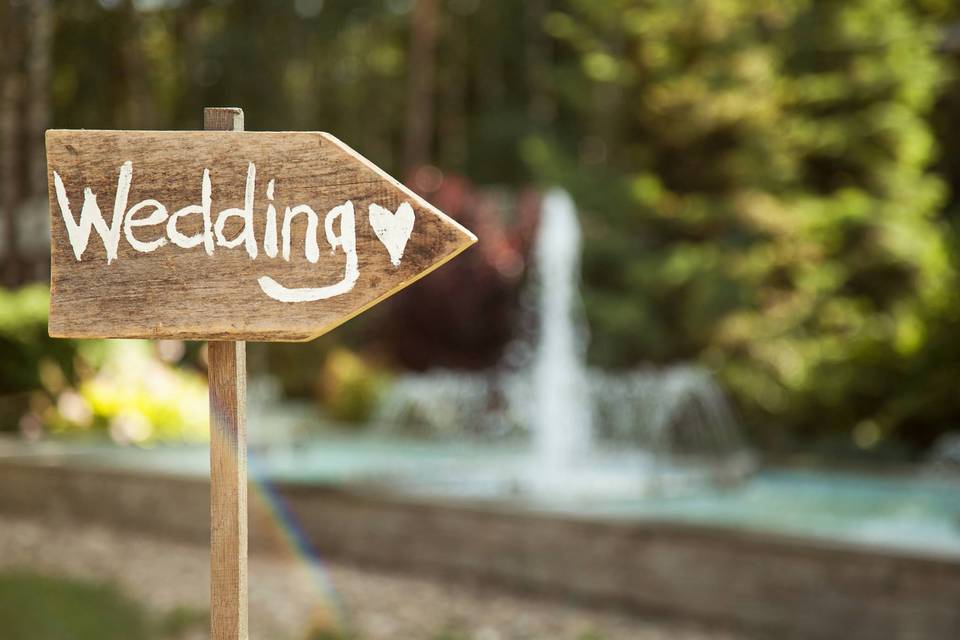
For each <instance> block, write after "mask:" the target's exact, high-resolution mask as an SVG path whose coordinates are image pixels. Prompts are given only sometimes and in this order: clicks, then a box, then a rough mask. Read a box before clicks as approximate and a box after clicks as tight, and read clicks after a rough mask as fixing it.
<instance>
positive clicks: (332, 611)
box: [0, 516, 733, 640]
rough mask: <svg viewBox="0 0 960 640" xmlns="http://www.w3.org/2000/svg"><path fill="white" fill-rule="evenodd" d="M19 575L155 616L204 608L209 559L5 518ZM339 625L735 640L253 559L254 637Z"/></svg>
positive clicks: (504, 638)
mask: <svg viewBox="0 0 960 640" xmlns="http://www.w3.org/2000/svg"><path fill="white" fill-rule="evenodd" d="M12 568H24V569H29V570H31V571H35V572H40V573H45V574H51V575H64V576H70V577H74V578H87V579H97V580H111V581H114V582H116V583H118V584H119V585H120V586H121V587H122V588H123V589H124V590H125V591H127V592H128V593H130V594H131V595H132V596H134V597H135V598H138V599H140V600H142V601H143V602H145V603H146V604H147V605H148V606H149V607H151V608H153V609H156V610H158V611H167V610H171V609H173V608H174V607H189V608H192V609H206V608H207V603H208V601H209V600H208V599H209V593H208V589H209V579H210V570H209V557H208V555H207V550H206V549H205V548H202V547H198V546H194V545H189V544H181V543H176V542H170V541H166V540H161V539H158V538H152V537H145V536H141V535H130V534H126V533H119V532H117V531H114V530H110V529H106V528H102V527H98V526H89V525H80V526H78V525H68V526H59V527H51V526H49V525H44V524H40V523H38V522H36V521H32V520H25V519H15V518H9V517H5V516H0V570H5V569H12ZM324 583H328V585H329V586H328V587H327V588H324ZM331 594H335V595H331ZM335 601H336V602H339V605H335V604H333V603H334V602H335ZM338 616H339V617H340V618H341V619H344V620H347V621H348V624H349V627H350V628H351V629H352V630H353V631H354V632H355V633H356V637H357V638H358V640H540V639H543V640H568V639H569V640H708V639H709V640H733V636H731V635H729V634H725V633H713V632H708V631H705V630H704V629H702V628H694V627H684V626H678V625H674V624H669V625H668V624H664V623H662V622H653V621H645V620H642V619H638V618H634V617H631V616H628V615H625V614H618V613H612V612H608V611H595V610H591V609H588V608H584V607H582V606H578V605H574V604H567V603H563V602H557V601H555V600H543V599H536V598H530V597H523V596H518V595H516V594H510V593H504V592H500V591H495V590H490V589H486V588H481V587H477V586H470V585H462V584H445V583H442V582H437V581H433V580H429V579H424V578H420V577H409V576H404V575H399V574H395V573H386V572H380V571H371V570H368V569H359V568H356V567H353V566H346V565H341V564H337V563H333V564H330V563H328V564H327V565H326V567H325V570H317V569H311V568H310V563H307V562H305V561H303V560H302V559H298V558H293V557H291V558H287V559H285V558H278V557H274V556H260V555H254V556H253V557H251V559H250V629H251V637H253V638H263V639H268V638H269V639H271V640H286V639H289V640H295V639H296V640H306V639H307V638H308V636H309V630H310V629H311V628H317V627H318V626H319V627H322V626H323V625H324V624H327V625H329V624H330V621H331V620H332V619H335V618H336V617H338ZM351 638H353V636H351Z"/></svg>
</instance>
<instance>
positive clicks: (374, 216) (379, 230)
mask: <svg viewBox="0 0 960 640" xmlns="http://www.w3.org/2000/svg"><path fill="white" fill-rule="evenodd" d="M413 217H414V216H413V207H411V206H410V203H408V202H404V203H403V204H401V205H400V206H399V207H397V212H396V213H390V210H389V209H385V208H384V207H381V206H380V205H378V204H371V205H370V226H371V227H373V232H374V233H376V234H377V237H378V238H380V242H382V243H383V246H385V247H386V248H387V252H388V253H389V254H390V262H392V263H393V266H395V267H399V266H400V258H402V257H403V250H404V249H405V248H406V246H407V240H409V239H410V234H411V233H412V232H413Z"/></svg>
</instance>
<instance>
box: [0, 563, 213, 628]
mask: <svg viewBox="0 0 960 640" xmlns="http://www.w3.org/2000/svg"><path fill="white" fill-rule="evenodd" d="M208 620H209V614H208V613H206V612H202V611H195V610H193V609H183V608H178V609H174V610H173V611H171V612H170V613H169V614H167V615H164V616H159V617H157V616H154V615H152V614H151V613H150V612H148V611H146V610H145V609H144V608H143V606H142V605H141V604H140V603H138V602H135V601H133V600H131V599H130V598H128V597H127V596H126V595H125V594H123V593H122V592H121V591H119V590H118V589H117V588H116V587H115V586H113V585H110V584H103V583H94V582H85V581H80V580H73V579H66V578H52V577H47V576H40V575H35V574H32V573H3V574H0V629H3V638H4V640H66V639H67V638H69V639H70V640H129V639H130V638H137V639H138V640H176V639H177V638H181V637H185V636H186V635H188V634H191V633H195V632H196V630H197V629H204V630H205V629H206V627H207V625H208Z"/></svg>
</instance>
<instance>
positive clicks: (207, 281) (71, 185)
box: [46, 130, 476, 341]
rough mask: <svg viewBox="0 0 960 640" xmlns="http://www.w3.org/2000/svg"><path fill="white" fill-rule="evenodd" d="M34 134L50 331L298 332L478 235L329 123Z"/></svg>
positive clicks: (320, 327) (331, 321)
mask: <svg viewBox="0 0 960 640" xmlns="http://www.w3.org/2000/svg"><path fill="white" fill-rule="evenodd" d="M46 144H47V173H48V180H49V191H50V215H51V238H52V248H51V253H52V257H51V301H50V320H49V332H50V335H51V336H54V337H63V338H180V339H194V340H286V341H293V340H309V339H311V338H314V337H316V336H318V335H320V334H322V333H325V332H327V331H329V330H330V329H332V328H333V327H335V326H337V325H339V324H340V323H342V322H344V321H346V320H348V319H349V318H351V317H353V316H354V315H356V314H358V313H360V312H361V311H363V310H364V309H366V308H368V307H370V306H371V305H373V304H376V303H377V302H379V301H380V300H383V299H384V298H386V297H387V296H389V295H391V294H393V293H395V292H397V291H398V290H400V289H402V288H403V287H405V286H407V285H409V284H410V283H412V282H414V281H415V280H417V279H419V278H421V277H423V276H424V275H426V274H427V273H429V272H430V271H432V270H433V269H435V268H437V267H438V266H440V265H442V264H443V263H444V262H446V261H447V260H449V259H450V258H452V257H454V256H455V255H457V254H458V253H459V252H461V251H463V250H464V249H465V248H467V247H468V246H470V245H471V244H473V243H474V242H476V238H475V237H474V235H473V234H472V233H470V232H469V231H467V230H466V229H465V228H463V227H462V226H460V225H459V224H458V223H457V222H455V221H454V220H452V219H451V218H449V217H447V216H446V215H444V214H443V213H441V212H440V211H438V210H437V209H435V208H434V207H432V206H431V205H430V204H428V203H427V202H426V201H424V200H423V199H422V198H420V197H419V196H417V195H416V194H414V193H413V192H412V191H410V190H409V189H407V188H406V187H404V186H403V185H401V184H400V183H398V182H397V181H396V180H394V179H392V178H391V177H390V176H388V175H387V174H386V173H384V172H383V171H381V170H380V169H378V168H377V167H375V166H374V165H373V164H371V163H370V162H369V161H367V160H366V159H364V158H363V157H362V156H360V155H359V154H357V153H356V152H355V151H353V150H352V149H350V148H349V147H347V146H346V145H345V144H343V143H342V142H340V141H339V140H337V139H336V138H334V137H333V136H331V135H330V134H327V133H316V132H242V131H87V130H50V131H48V132H47V139H46Z"/></svg>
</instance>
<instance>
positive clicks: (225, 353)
mask: <svg viewBox="0 0 960 640" xmlns="http://www.w3.org/2000/svg"><path fill="white" fill-rule="evenodd" d="M203 128H204V129H206V130H208V131H243V111H242V110H241V109H236V108H231V107H224V108H207V109H204V110H203ZM207 363H208V368H207V371H208V385H209V393H210V637H211V639H212V640H247V638H248V632H247V620H248V616H247V593H248V590H247V415H246V413H247V345H246V343H245V342H210V343H208V345H207Z"/></svg>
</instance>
